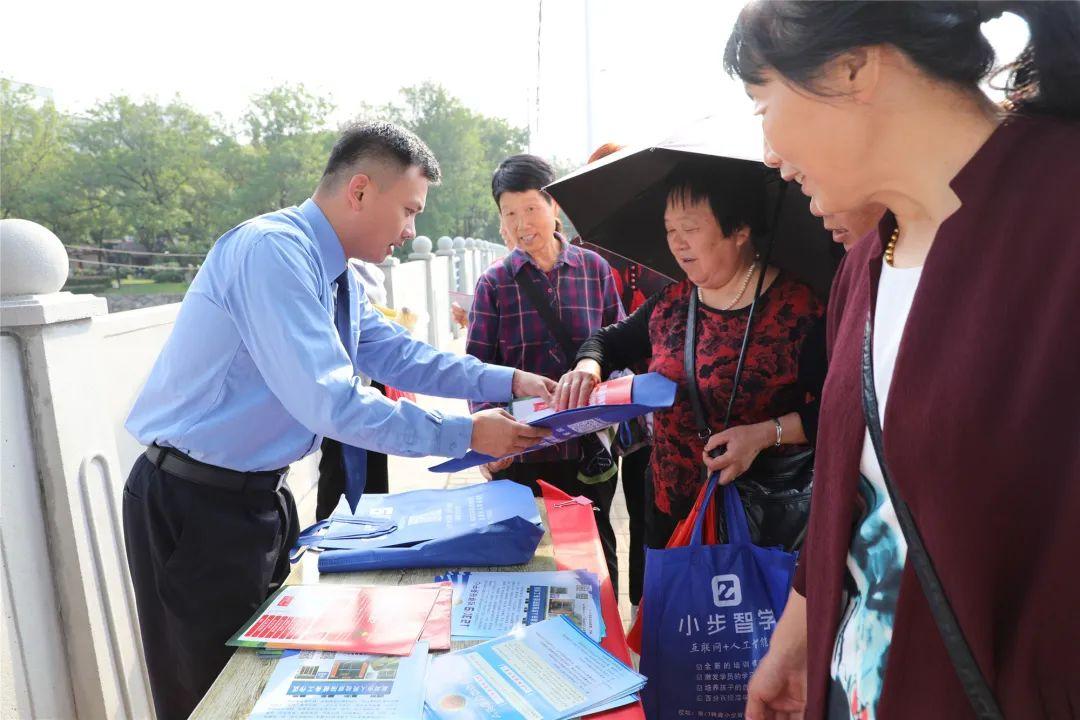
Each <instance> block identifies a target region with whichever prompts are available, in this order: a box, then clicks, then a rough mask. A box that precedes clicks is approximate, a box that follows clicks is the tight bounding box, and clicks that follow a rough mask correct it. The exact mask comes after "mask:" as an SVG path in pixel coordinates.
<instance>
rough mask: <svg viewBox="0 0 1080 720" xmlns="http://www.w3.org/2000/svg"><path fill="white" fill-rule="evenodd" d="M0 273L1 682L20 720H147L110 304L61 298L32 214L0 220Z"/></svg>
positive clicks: (53, 253) (50, 250)
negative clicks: (105, 384) (103, 327)
mask: <svg viewBox="0 0 1080 720" xmlns="http://www.w3.org/2000/svg"><path fill="white" fill-rule="evenodd" d="M0 268H2V274H0V295H2V297H0V349H2V353H3V365H4V373H3V378H2V381H3V398H2V407H3V420H2V423H0V425H2V427H0V434H2V447H3V483H2V490H0V492H2V497H3V500H2V506H3V513H4V521H3V523H2V525H0V564H2V573H3V584H4V589H3V603H4V606H5V607H4V635H5V636H6V637H5V638H4V640H5V642H4V653H3V657H4V660H5V663H4V664H5V669H4V686H5V687H6V688H9V689H13V690H14V704H15V705H16V708H17V714H16V715H15V716H16V717H27V718H29V717H33V718H38V717H42V718H44V717H50V718H51V717H57V718H80V719H83V720H90V719H94V720H96V719H97V718H109V719H111V718H116V719H120V718H152V717H153V716H154V711H153V707H152V703H151V700H150V691H149V685H148V683H147V680H146V674H145V665H144V661H143V659H142V652H141V644H140V640H139V634H138V620H137V617H136V610H135V600H134V596H133V592H132V589H131V583H130V578H129V576H128V570H127V561H126V556H125V551H124V539H123V529H122V523H121V497H122V491H123V485H124V480H125V478H124V477H123V476H122V475H121V473H120V471H119V469H118V468H119V467H120V466H119V461H118V459H117V450H116V447H117V446H116V437H115V436H114V434H113V430H112V427H113V425H112V422H111V421H110V417H109V415H108V412H107V408H108V402H107V398H106V397H105V394H104V392H103V390H102V387H101V385H100V382H99V378H100V376H101V373H100V355H101V353H100V341H99V340H98V337H97V335H96V333H94V331H93V322H92V318H93V317H95V316H99V315H104V314H105V313H106V312H107V310H106V305H105V300H104V298H99V297H94V296H92V295H72V294H71V293H67V292H59V290H60V288H61V287H63V284H64V282H65V281H66V279H67V268H68V261H67V254H66V252H65V251H64V247H63V245H62V244H61V243H60V241H59V240H58V239H57V237H56V236H55V235H54V234H53V233H51V232H50V231H49V230H47V229H46V228H43V227H41V226H40V225H37V224H35V223H31V222H28V221H26V220H3V221H0ZM8 661H10V662H8ZM9 673H10V674H9ZM8 700H9V698H5V700H4V703H5V707H6V706H7V703H8ZM6 716H7V715H6V714H5V717H6Z"/></svg>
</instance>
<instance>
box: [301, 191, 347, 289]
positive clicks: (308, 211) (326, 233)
mask: <svg viewBox="0 0 1080 720" xmlns="http://www.w3.org/2000/svg"><path fill="white" fill-rule="evenodd" d="M300 214H301V215H303V216H304V219H305V220H307V221H308V223H309V224H310V225H311V229H312V230H313V231H314V233H315V244H316V246H317V247H318V248H319V255H320V256H321V257H322V264H323V271H324V272H325V273H326V282H327V284H332V283H333V282H334V281H335V280H337V279H338V277H340V276H341V273H343V272H345V269H346V267H347V265H346V262H345V250H344V249H343V248H342V247H341V240H340V239H338V234H337V232H336V231H335V230H334V227H333V225H331V224H330V221H329V220H327V219H326V215H325V213H323V211H322V208H320V207H319V206H318V205H317V204H316V203H315V200H314V199H312V198H308V199H307V200H305V201H304V202H303V204H301V205H300Z"/></svg>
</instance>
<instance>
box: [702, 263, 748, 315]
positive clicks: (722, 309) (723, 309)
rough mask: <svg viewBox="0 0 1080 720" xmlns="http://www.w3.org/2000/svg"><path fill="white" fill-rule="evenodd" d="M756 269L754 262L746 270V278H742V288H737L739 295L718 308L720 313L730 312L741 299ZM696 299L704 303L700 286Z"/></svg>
mask: <svg viewBox="0 0 1080 720" xmlns="http://www.w3.org/2000/svg"><path fill="white" fill-rule="evenodd" d="M756 267H757V261H756V260H755V261H754V262H752V263H750V267H749V268H747V270H746V276H745V277H744V278H743V281H742V287H740V288H739V294H738V295H736V296H735V299H734V300H732V301H731V302H729V303H728V304H727V305H725V306H724V307H722V308H720V310H721V311H722V312H725V311H727V310H730V309H731V308H733V307H735V303H737V302H739V300H741V299H742V296H743V295H744V294H745V293H746V287H747V286H748V285H749V284H750V278H751V277H752V276H753V274H754V268H756ZM697 299H698V300H699V301H700V302H703V303H704V302H705V296H704V295H702V294H701V287H700V286H699V287H698V289H697Z"/></svg>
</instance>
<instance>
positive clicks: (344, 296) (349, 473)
mask: <svg viewBox="0 0 1080 720" xmlns="http://www.w3.org/2000/svg"><path fill="white" fill-rule="evenodd" d="M335 284H336V285H337V301H336V302H337V306H336V307H335V309H334V324H335V325H336V326H337V331H338V335H339V336H340V337H341V342H342V344H343V345H344V346H345V352H347V353H348V354H349V360H350V361H352V363H353V372H354V373H355V372H356V341H355V340H353V337H352V329H351V322H350V318H349V314H350V311H351V307H352V306H351V303H350V296H351V293H352V288H351V285H352V273H351V272H349V269H348V268H346V269H345V272H343V273H341V275H339V276H338V279H337V281H336V283H335ZM341 464H342V466H343V468H344V470H345V499H346V500H347V501H348V502H349V509H350V510H352V511H353V512H356V503H358V502H360V497H361V496H362V495H363V494H364V486H365V485H367V450H365V449H364V448H358V447H353V446H352V445H346V444H345V443H341Z"/></svg>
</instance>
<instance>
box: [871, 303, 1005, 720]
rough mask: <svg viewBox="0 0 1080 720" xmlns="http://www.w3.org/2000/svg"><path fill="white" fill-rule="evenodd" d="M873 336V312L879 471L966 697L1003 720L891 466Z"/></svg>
mask: <svg viewBox="0 0 1080 720" xmlns="http://www.w3.org/2000/svg"><path fill="white" fill-rule="evenodd" d="M873 337H874V320H873V315H872V314H871V313H870V312H868V313H867V315H866V329H865V330H864V332H863V349H862V406H863V418H864V419H865V420H866V427H867V430H869V432H870V442H871V444H873V446H874V453H875V454H876V455H877V461H878V466H879V467H880V468H881V476H882V478H883V479H884V480H885V488H886V490H888V493H889V500H890V501H891V502H892V505H893V510H894V511H895V512H896V520H897V522H899V524H900V530H901V531H902V532H903V533H904V540H905V541H907V546H908V558H909V560H910V561H911V565H912V567H913V568H914V569H915V576H916V577H917V578H919V585H920V586H921V587H922V591H923V595H924V596H925V597H926V603H927V604H928V605H929V606H930V614H931V615H933V616H934V623H935V624H936V625H937V628H938V632H939V633H941V639H942V640H943V641H944V643H945V649H946V650H947V651H948V653H949V659H950V660H951V661H952V664H953V668H955V670H956V675H957V677H959V678H960V684H961V685H963V687H964V693H965V694H966V695H967V697H968V701H969V702H970V703H971V708H972V710H974V711H975V716H976V717H977V718H979V719H980V720H1002V719H1003V718H1004V715H1002V714H1001V710H1000V708H999V707H998V704H997V700H996V699H995V698H994V693H993V691H992V690H991V689H990V685H989V684H988V683H987V682H986V678H984V677H983V674H982V670H980V669H979V664H978V663H977V662H975V656H974V655H973V654H972V653H971V647H970V646H969V645H968V643H967V640H966V639H965V638H964V632H963V630H961V629H960V623H959V622H957V620H956V615H955V614H954V613H953V611H952V606H951V605H949V599H948V597H946V595H945V589H944V588H943V587H942V586H941V580H940V579H939V578H938V574H937V571H936V570H934V563H933V562H932V561H931V559H930V554H929V553H928V552H927V551H926V545H925V544H924V543H923V540H922V535H920V534H919V529H918V527H916V525H915V517H914V516H913V515H912V514H911V508H909V507H908V505H907V503H906V502H904V498H903V497H902V496H901V495H900V490H899V489H898V488H897V487H896V484H895V483H894V482H893V479H892V473H891V472H890V471H889V468H888V465H887V464H886V463H885V441H884V438H883V437H882V434H881V415H880V413H879V411H878V399H877V389H876V388H875V386H874V351H873Z"/></svg>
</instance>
